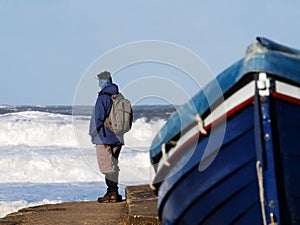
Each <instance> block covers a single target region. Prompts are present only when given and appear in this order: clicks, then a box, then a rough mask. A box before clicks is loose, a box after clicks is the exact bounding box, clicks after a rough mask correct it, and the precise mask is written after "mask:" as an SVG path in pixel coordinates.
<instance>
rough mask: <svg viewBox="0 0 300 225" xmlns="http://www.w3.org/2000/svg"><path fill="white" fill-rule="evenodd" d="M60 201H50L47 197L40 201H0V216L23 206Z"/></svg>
mask: <svg viewBox="0 0 300 225" xmlns="http://www.w3.org/2000/svg"><path fill="white" fill-rule="evenodd" d="M56 203H61V201H57V200H55V201H51V200H48V199H44V200H43V201H40V202H31V203H29V202H27V201H25V200H19V201H12V202H2V201H0V218H2V217H4V216H6V215H7V214H10V213H13V212H17V211H18V210H19V209H22V208H25V207H31V206H38V205H44V204H56Z"/></svg>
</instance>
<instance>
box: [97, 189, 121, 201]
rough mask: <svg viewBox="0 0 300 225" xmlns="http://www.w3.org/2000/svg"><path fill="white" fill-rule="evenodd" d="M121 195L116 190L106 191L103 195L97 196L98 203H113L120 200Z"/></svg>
mask: <svg viewBox="0 0 300 225" xmlns="http://www.w3.org/2000/svg"><path fill="white" fill-rule="evenodd" d="M121 201H122V196H121V195H120V194H118V193H117V192H111V193H109V192H108V193H106V194H105V195H104V196H103V197H100V198H98V202H99V203H115V202H121Z"/></svg>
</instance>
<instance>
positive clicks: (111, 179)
mask: <svg viewBox="0 0 300 225" xmlns="http://www.w3.org/2000/svg"><path fill="white" fill-rule="evenodd" d="M117 176H118V173H117V174H108V175H106V176H105V182H106V185H107V192H106V194H105V195H104V196H103V197H99V198H98V202H99V203H109V202H121V201H122V195H120V194H119V193H118V190H119V187H118V183H117V182H115V181H117V179H115V178H116V177H117Z"/></svg>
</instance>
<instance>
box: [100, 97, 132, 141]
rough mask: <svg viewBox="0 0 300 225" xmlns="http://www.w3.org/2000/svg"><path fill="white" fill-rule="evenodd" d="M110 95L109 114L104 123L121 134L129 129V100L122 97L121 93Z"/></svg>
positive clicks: (130, 112) (130, 116)
mask: <svg viewBox="0 0 300 225" xmlns="http://www.w3.org/2000/svg"><path fill="white" fill-rule="evenodd" d="M106 94H107V93H106ZM110 96H111V100H112V106H111V110H110V112H109V116H108V117H107V118H106V119H105V121H104V125H105V126H106V127H108V128H109V129H110V130H111V131H113V132H114V133H115V134H116V135H123V134H124V133H126V132H128V131H129V130H130V129H131V125H132V107H131V104H130V101H129V100H128V99H126V98H124V96H123V95H122V94H121V93H119V94H117V95H110Z"/></svg>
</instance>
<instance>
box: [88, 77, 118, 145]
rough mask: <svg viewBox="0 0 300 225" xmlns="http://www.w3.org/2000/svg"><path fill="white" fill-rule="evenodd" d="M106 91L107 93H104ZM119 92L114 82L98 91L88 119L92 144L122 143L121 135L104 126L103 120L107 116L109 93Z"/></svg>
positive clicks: (110, 101) (109, 100)
mask: <svg viewBox="0 0 300 225" xmlns="http://www.w3.org/2000/svg"><path fill="white" fill-rule="evenodd" d="M105 93H108V94H105ZM118 93H119V88H118V86H117V85H116V84H113V83H112V84H109V85H108V86H105V87H104V88H103V89H102V90H101V91H100V93H99V95H98V98H97V101H96V104H95V107H94V110H93V114H92V117H91V121H90V130H89V135H90V136H91V138H92V143H93V144H106V145H123V144H124V143H123V136H121V137H120V136H116V134H115V133H114V132H112V131H111V130H110V129H109V128H107V127H105V126H104V121H105V119H106V117H108V115H109V112H110V109H111V106H112V100H111V96H110V95H116V94H118Z"/></svg>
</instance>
